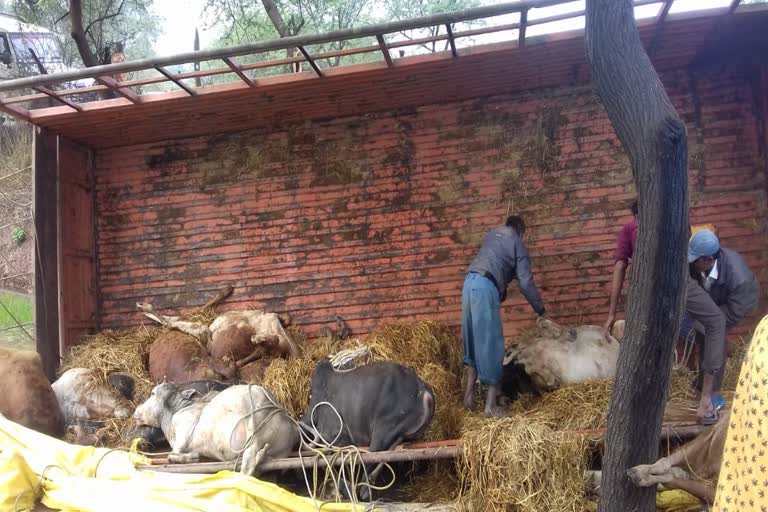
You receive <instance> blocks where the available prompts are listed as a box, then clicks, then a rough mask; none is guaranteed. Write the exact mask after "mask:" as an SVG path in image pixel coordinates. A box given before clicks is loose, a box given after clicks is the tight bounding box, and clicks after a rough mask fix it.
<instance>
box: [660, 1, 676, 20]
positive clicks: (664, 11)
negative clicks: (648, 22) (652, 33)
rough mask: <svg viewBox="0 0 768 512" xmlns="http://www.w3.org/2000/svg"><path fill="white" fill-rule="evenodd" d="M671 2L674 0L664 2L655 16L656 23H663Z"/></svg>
mask: <svg viewBox="0 0 768 512" xmlns="http://www.w3.org/2000/svg"><path fill="white" fill-rule="evenodd" d="M672 2H674V0H666V1H665V2H664V5H662V6H661V10H660V11H659V14H658V15H657V16H656V23H664V20H665V19H667V14H669V10H670V9H671V8H672Z"/></svg>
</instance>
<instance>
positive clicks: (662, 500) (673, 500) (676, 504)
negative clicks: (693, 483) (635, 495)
mask: <svg viewBox="0 0 768 512" xmlns="http://www.w3.org/2000/svg"><path fill="white" fill-rule="evenodd" d="M656 508H658V509H660V510H663V511H664V512H697V511H699V510H701V501H700V500H699V498H697V497H696V496H694V495H692V494H689V493H687V492H685V491H683V490H680V489H671V490H668V491H660V492H657V493H656Z"/></svg>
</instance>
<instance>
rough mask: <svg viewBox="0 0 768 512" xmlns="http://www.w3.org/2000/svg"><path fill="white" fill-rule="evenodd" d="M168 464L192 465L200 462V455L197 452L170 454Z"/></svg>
mask: <svg viewBox="0 0 768 512" xmlns="http://www.w3.org/2000/svg"><path fill="white" fill-rule="evenodd" d="M168 462H169V463H171V464H190V463H193V462H200V454H199V453H197V452H189V453H169V454H168Z"/></svg>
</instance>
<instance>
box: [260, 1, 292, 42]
mask: <svg viewBox="0 0 768 512" xmlns="http://www.w3.org/2000/svg"><path fill="white" fill-rule="evenodd" d="M261 4H262V5H263V6H264V10H265V11H267V16H269V19H270V21H272V24H273V25H274V26H275V29H277V33H278V34H280V37H288V36H291V35H293V34H291V31H290V29H289V28H288V25H286V23H285V20H284V19H283V16H282V15H281V14H280V10H279V9H278V8H277V4H275V1H274V0H261Z"/></svg>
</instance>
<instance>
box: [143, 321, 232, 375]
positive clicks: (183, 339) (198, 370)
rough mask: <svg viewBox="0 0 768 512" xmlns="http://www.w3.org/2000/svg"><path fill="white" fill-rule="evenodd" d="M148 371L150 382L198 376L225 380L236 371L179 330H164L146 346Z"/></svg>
mask: <svg viewBox="0 0 768 512" xmlns="http://www.w3.org/2000/svg"><path fill="white" fill-rule="evenodd" d="M149 375H150V377H151V378H152V380H153V381H154V382H162V381H163V380H168V381H169V382H175V383H176V384H184V383H187V382H192V381H198V380H225V379H231V378H233V377H235V375H236V371H235V370H234V369H233V368H232V367H229V366H226V365H225V364H223V363H222V362H220V361H217V360H216V359H215V358H212V357H211V356H209V355H208V353H207V352H206V350H205V348H204V347H203V346H202V345H201V344H200V342H199V341H198V340H196V339H195V338H193V337H192V336H190V335H189V334H184V333H182V332H179V331H168V332H165V333H163V334H161V335H160V336H158V337H157V339H156V340H155V341H154V342H153V343H152V346H151V347H150V349H149Z"/></svg>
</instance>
